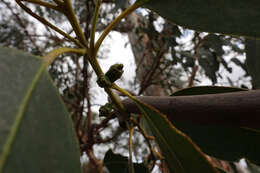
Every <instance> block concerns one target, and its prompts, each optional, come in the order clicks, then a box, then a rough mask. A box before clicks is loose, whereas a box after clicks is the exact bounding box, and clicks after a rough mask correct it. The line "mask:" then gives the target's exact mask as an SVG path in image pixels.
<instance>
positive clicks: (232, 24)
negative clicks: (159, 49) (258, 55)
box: [136, 0, 260, 38]
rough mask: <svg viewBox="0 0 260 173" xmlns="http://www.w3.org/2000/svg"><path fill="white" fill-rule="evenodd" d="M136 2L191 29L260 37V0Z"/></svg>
mask: <svg viewBox="0 0 260 173" xmlns="http://www.w3.org/2000/svg"><path fill="white" fill-rule="evenodd" d="M136 3H139V4H140V5H142V6H143V7H146V8H149V9H151V10H153V11H155V12H157V13H158V14H159V15H161V16H162V17H165V18H166V19H168V20H170V21H172V22H174V23H175V24H177V25H181V26H184V27H187V28H189V29H194V30H197V31H205V32H210V33H222V34H229V35H241V36H248V37H252V38H255V37H258V38H259V37H260V23H259V22H257V21H258V20H259V18H260V11H259V9H260V1H258V0H251V1H245V0H228V1H227V0H218V1H214V0H206V1H205V0H161V1H158V0H137V2H136Z"/></svg>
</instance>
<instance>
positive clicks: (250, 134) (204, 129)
mask: <svg viewBox="0 0 260 173" xmlns="http://www.w3.org/2000/svg"><path fill="white" fill-rule="evenodd" d="M236 91H246V90H245V89H240V88H230V87H216V86H213V87H210V86H204V87H193V88H187V89H183V90H180V91H177V92H175V93H173V94H172V96H187V95H202V94H217V93H226V92H236ZM227 116H228V115H227ZM209 118H210V115H209ZM172 123H174V124H175V126H176V127H177V128H178V129H180V130H181V131H183V132H184V133H185V134H187V135H188V136H189V137H190V138H191V139H192V140H193V141H194V142H195V143H196V144H197V145H198V146H199V147H200V148H201V149H202V151H203V152H205V153H207V154H208V155H211V156H214V157H217V158H219V159H222V160H229V161H237V160H239V159H240V158H242V157H246V158H248V159H249V160H251V161H254V162H255V163H258V164H259V163H260V158H259V153H260V147H259V146H260V129H248V128H242V127H241V128H237V127H222V126H216V125H198V124H194V123H183V122H172Z"/></svg>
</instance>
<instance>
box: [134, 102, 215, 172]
mask: <svg viewBox="0 0 260 173" xmlns="http://www.w3.org/2000/svg"><path fill="white" fill-rule="evenodd" d="M134 102H135V103H136V105H137V106H138V107H139V109H140V111H141V112H142V114H143V115H144V118H145V120H146V122H147V124H148V125H149V129H150V130H151V131H152V133H153V135H154V136H155V139H156V142H157V143H158V145H159V146H160V150H161V151H162V153H163V156H164V157H165V160H166V162H167V164H168V167H169V169H170V172H178V173H194V172H207V173H213V172H214V173H216V172H217V170H215V168H213V166H212V165H211V164H210V163H209V162H208V161H207V159H206V157H205V155H204V153H202V152H201V150H200V149H199V147H197V145H196V144H194V143H193V142H192V140H191V139H190V138H189V137H188V136H186V135H185V134H184V133H182V132H181V131H179V130H178V129H176V128H175V127H174V126H173V125H172V124H171V123H170V122H169V121H168V120H167V118H166V117H165V115H163V114H161V113H160V112H158V111H157V110H156V109H154V108H153V107H151V106H149V105H146V104H145V103H142V102H140V101H138V100H134Z"/></svg>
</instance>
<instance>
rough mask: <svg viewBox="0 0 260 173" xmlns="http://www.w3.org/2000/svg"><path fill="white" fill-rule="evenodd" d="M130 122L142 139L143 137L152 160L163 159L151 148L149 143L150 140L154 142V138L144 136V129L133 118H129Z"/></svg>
mask: <svg viewBox="0 0 260 173" xmlns="http://www.w3.org/2000/svg"><path fill="white" fill-rule="evenodd" d="M130 120H131V122H133V123H134V124H135V125H136V126H137V128H138V130H139V132H140V133H141V134H142V135H143V137H144V139H145V141H146V143H147V145H148V147H149V148H150V151H151V154H152V157H153V159H156V158H160V159H163V156H162V155H161V154H160V153H159V152H157V151H156V150H155V149H154V147H153V146H152V144H151V142H150V140H154V137H153V136H148V135H147V134H146V132H145V130H144V128H143V127H142V126H141V125H140V123H138V122H137V121H136V120H135V119H134V118H131V119H130Z"/></svg>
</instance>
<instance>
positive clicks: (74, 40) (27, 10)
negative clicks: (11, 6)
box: [15, 0, 84, 47]
mask: <svg viewBox="0 0 260 173" xmlns="http://www.w3.org/2000/svg"><path fill="white" fill-rule="evenodd" d="M15 1H16V3H17V4H18V5H19V6H20V7H21V8H22V9H23V10H24V11H26V12H27V13H28V14H29V15H31V16H32V17H34V18H35V19H37V20H38V21H40V22H41V23H42V24H44V25H46V26H48V27H50V28H51V29H53V30H54V31H56V32H58V33H60V34H61V35H63V36H64V37H65V38H67V39H69V40H71V41H72V42H74V43H75V44H76V45H77V46H79V47H84V46H83V45H82V44H81V43H80V42H79V41H78V40H76V39H74V38H73V37H71V36H70V35H68V34H66V33H65V32H63V31H62V30H60V29H59V28H57V27H56V26H54V25H53V24H51V23H50V22H48V21H47V20H46V19H44V18H42V17H40V16H39V15H37V14H35V13H34V12H33V11H32V10H31V9H29V8H28V7H26V6H25V5H24V4H23V3H21V0H15Z"/></svg>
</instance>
